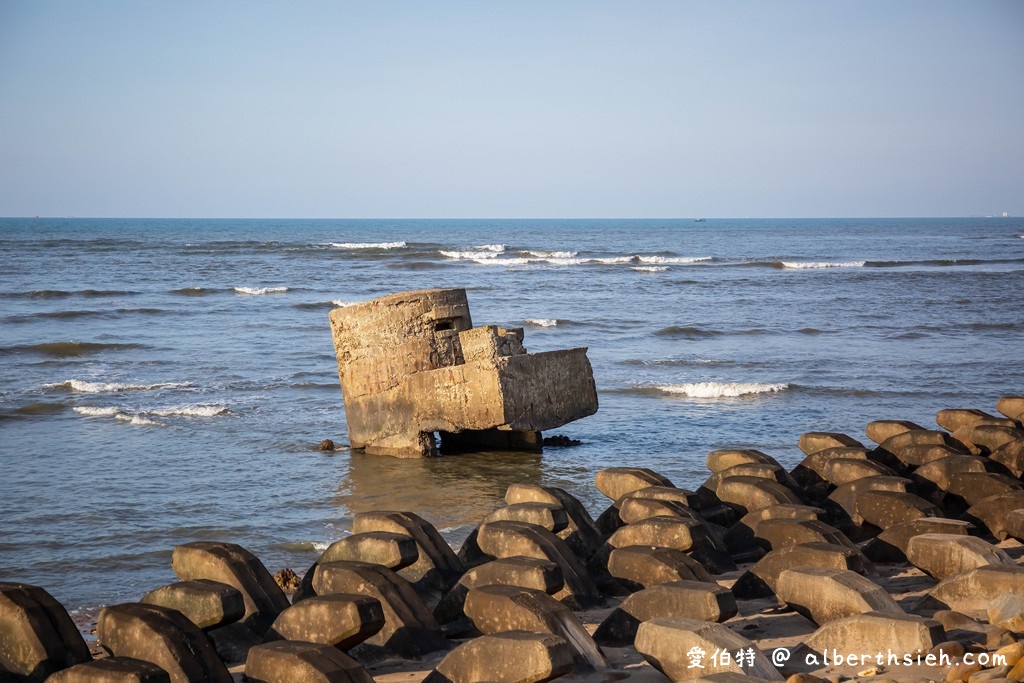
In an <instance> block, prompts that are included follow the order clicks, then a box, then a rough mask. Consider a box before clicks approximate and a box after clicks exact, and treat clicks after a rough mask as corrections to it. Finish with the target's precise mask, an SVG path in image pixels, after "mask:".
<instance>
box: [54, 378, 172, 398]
mask: <svg viewBox="0 0 1024 683" xmlns="http://www.w3.org/2000/svg"><path fill="white" fill-rule="evenodd" d="M43 386H44V387H45V388H46V389H65V390H67V391H74V392H76V393H81V394H102V393H108V392H116V391H152V390H155V389H178V388H181V387H190V386H192V384H191V383H190V382H165V383H161V384H125V383H123V382H86V381H85V380H80V379H66V380H64V381H63V382H56V383H54V384H45V385H43Z"/></svg>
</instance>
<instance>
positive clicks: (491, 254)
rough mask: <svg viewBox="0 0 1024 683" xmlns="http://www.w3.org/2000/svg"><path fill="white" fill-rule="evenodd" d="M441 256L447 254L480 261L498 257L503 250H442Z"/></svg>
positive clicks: (450, 256) (451, 256) (461, 258)
mask: <svg viewBox="0 0 1024 683" xmlns="http://www.w3.org/2000/svg"><path fill="white" fill-rule="evenodd" d="M439 253H440V254H441V256H447V257H448V258H453V259H459V260H467V261H478V260H483V259H496V258H498V255H499V254H501V253H502V252H499V251H492V250H487V249H483V250H479V249H478V250H477V251H447V250H443V249H442V250H440V252H439Z"/></svg>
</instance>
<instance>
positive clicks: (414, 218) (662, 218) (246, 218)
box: [0, 213, 1020, 221]
mask: <svg viewBox="0 0 1024 683" xmlns="http://www.w3.org/2000/svg"><path fill="white" fill-rule="evenodd" d="M1019 217H1020V216H1017V215H1015V214H1010V213H1007V214H1006V215H1003V214H966V215H916V216H907V215H902V216H882V215H878V216H701V215H694V216H560V217H556V216H515V217H510V216H77V215H68V216H59V215H54V216H44V215H41V214H40V215H35V214H33V215H20V216H0V220H7V219H28V220H35V219H39V220H54V219H61V220H83V219H84V220H199V221H216V220H229V221H282V220H283V221H687V220H688V221H706V220H717V221H723V220H728V221H734V220H879V219H936V218H1019Z"/></svg>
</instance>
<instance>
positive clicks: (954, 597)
mask: <svg viewBox="0 0 1024 683" xmlns="http://www.w3.org/2000/svg"><path fill="white" fill-rule="evenodd" d="M1006 593H1012V594H1014V595H1021V596H1024V567H1019V566H1014V567H1000V566H986V567H978V568H976V569H971V570H968V571H965V572H961V573H959V574H954V575H952V576H948V577H946V578H945V579H943V580H942V581H940V582H939V585H937V586H936V587H935V588H933V589H932V590H931V591H930V592H929V593H928V595H927V596H925V598H924V599H923V600H922V601H921V602H922V604H925V605H928V604H937V605H939V606H941V607H942V608H945V609H951V610H956V611H957V612H975V611H977V612H984V611H985V610H986V609H988V607H989V606H990V605H991V604H992V602H993V601H994V600H995V599H996V598H998V597H999V596H1001V595H1004V594H1006Z"/></svg>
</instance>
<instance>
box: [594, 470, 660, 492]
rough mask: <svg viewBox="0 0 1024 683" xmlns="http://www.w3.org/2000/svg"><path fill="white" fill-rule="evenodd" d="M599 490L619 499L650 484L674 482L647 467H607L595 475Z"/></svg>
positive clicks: (657, 484)
mask: <svg viewBox="0 0 1024 683" xmlns="http://www.w3.org/2000/svg"><path fill="white" fill-rule="evenodd" d="M594 483H595V485H596V486H597V490H598V491H600V492H601V493H603V494H604V495H606V496H607V497H608V498H611V499H612V500H618V499H619V498H622V497H623V496H625V495H627V494H630V493H632V492H634V491H639V490H640V489H643V488H647V487H648V486H668V487H671V486H672V482H670V481H669V480H668V479H666V478H665V477H663V476H662V475H660V474H658V473H657V472H655V471H654V470H650V469H647V468H646V467H607V468H605V469H603V470H601V471H600V472H598V473H597V474H596V475H595V476H594Z"/></svg>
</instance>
